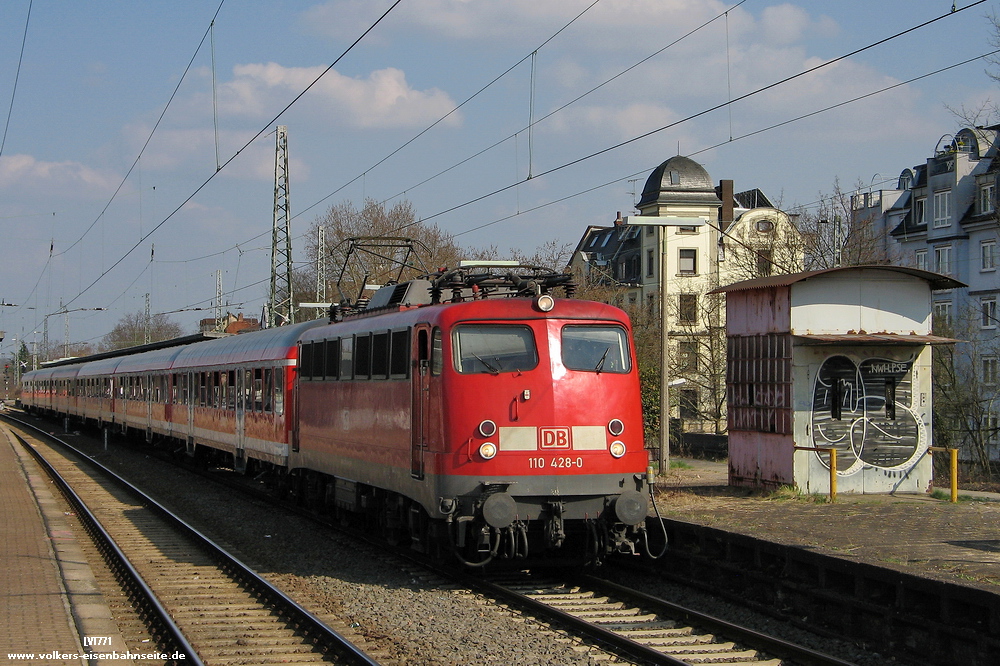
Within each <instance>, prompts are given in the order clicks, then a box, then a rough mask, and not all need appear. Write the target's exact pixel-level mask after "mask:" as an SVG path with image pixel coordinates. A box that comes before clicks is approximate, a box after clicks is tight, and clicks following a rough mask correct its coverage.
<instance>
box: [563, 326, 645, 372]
mask: <svg viewBox="0 0 1000 666" xmlns="http://www.w3.org/2000/svg"><path fill="white" fill-rule="evenodd" d="M562 361H563V365H565V366H566V367H567V368H569V369H570V370H588V371H590V372H598V373H600V372H614V373H626V372H628V371H629V370H630V369H631V368H632V363H631V357H630V355H629V348H628V336H627V335H626V334H625V329H623V328H620V327H618V326H564V327H563V330H562Z"/></svg>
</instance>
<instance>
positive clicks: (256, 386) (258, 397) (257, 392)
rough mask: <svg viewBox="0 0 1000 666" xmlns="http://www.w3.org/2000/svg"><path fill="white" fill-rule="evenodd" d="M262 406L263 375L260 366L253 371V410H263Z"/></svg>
mask: <svg viewBox="0 0 1000 666" xmlns="http://www.w3.org/2000/svg"><path fill="white" fill-rule="evenodd" d="M263 407H264V376H263V373H262V371H261V369H260V368H254V371H253V411H255V412H260V411H263Z"/></svg>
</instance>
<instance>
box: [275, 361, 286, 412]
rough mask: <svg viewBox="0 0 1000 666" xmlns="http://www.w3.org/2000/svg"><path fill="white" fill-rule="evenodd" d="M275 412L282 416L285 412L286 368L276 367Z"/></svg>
mask: <svg viewBox="0 0 1000 666" xmlns="http://www.w3.org/2000/svg"><path fill="white" fill-rule="evenodd" d="M274 413H275V414H277V415H278V416H281V415H282V414H284V413H285V369H284V368H275V369H274Z"/></svg>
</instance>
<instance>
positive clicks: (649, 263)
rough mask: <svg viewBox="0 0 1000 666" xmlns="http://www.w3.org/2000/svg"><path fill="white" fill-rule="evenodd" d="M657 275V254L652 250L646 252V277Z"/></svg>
mask: <svg viewBox="0 0 1000 666" xmlns="http://www.w3.org/2000/svg"><path fill="white" fill-rule="evenodd" d="M655 275H656V254H655V253H654V252H653V251H652V250H646V277H653V276H655Z"/></svg>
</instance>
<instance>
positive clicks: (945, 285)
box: [708, 265, 968, 294]
mask: <svg viewBox="0 0 1000 666" xmlns="http://www.w3.org/2000/svg"><path fill="white" fill-rule="evenodd" d="M853 270H881V271H891V272H894V273H905V274H906V275H912V276H914V277H918V278H922V279H924V280H926V281H927V282H928V283H930V286H931V289H933V290H938V289H957V288H960V287H967V286H968V285H966V284H965V283H963V282H959V281H958V280H956V279H955V278H952V277H949V276H947V275H941V274H940V273H932V272H930V271H924V270H920V269H919V268H911V267H909V266H889V265H872V266H841V267H839V268H823V269H820V270H817V271H805V272H802V273H789V274H787V275H771V276H769V277H763V278H755V279H753V280H743V281H742V282H735V283H733V284H729V285H726V286H724V287H717V288H716V289H713V290H712V291H710V292H708V293H710V294H723V293H728V292H731V291H750V290H752V289H770V288H773V287H787V286H790V285H793V284H795V283H796V282H802V281H804V280H808V279H810V278H814V277H817V276H819V275H827V274H829V273H839V272H843V271H853Z"/></svg>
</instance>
